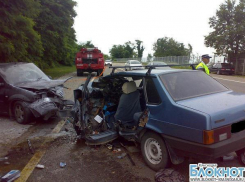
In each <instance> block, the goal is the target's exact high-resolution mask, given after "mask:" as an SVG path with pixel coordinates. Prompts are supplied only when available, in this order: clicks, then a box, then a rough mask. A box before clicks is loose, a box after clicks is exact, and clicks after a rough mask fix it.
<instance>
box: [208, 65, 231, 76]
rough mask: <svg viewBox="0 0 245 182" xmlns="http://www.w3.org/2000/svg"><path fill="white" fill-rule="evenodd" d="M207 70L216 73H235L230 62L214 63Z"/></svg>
mask: <svg viewBox="0 0 245 182" xmlns="http://www.w3.org/2000/svg"><path fill="white" fill-rule="evenodd" d="M209 70H210V72H213V73H217V74H218V75H222V74H228V75H233V74H234V73H235V69H234V67H233V66H232V65H231V64H230V63H215V64H214V65H213V66H212V67H210V68H209Z"/></svg>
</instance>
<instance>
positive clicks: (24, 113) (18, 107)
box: [0, 63, 72, 124]
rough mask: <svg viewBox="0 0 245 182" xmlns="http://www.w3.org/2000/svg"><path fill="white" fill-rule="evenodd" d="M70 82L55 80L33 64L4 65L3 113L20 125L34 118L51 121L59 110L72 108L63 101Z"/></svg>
mask: <svg viewBox="0 0 245 182" xmlns="http://www.w3.org/2000/svg"><path fill="white" fill-rule="evenodd" d="M66 81H67V79H66V80H51V79H50V78H49V77H48V76H47V75H45V74H44V73H43V72H42V71H41V70H40V69H39V68H38V67H36V66H35V65H34V64H33V63H1V64H0V83H1V84H0V85H1V89H0V112H1V113H8V114H9V115H10V116H13V117H15V119H16V121H17V122H19V123H22V124H24V123H27V122H30V121H31V119H32V118H33V116H34V117H36V118H43V119H45V120H47V119H49V118H50V117H51V116H55V115H56V113H57V111H58V110H60V109H64V107H65V106H66V105H67V106H68V105H72V102H71V101H66V100H64V99H63V84H64V83H65V82H66Z"/></svg>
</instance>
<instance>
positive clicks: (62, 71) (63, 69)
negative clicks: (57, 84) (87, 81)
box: [43, 65, 76, 79]
mask: <svg viewBox="0 0 245 182" xmlns="http://www.w3.org/2000/svg"><path fill="white" fill-rule="evenodd" d="M75 71H76V66H75V65H72V66H57V67H55V68H49V69H43V72H44V73H45V74H46V75H48V76H51V77H52V79H55V78H59V77H61V76H63V75H66V74H68V73H72V72H75Z"/></svg>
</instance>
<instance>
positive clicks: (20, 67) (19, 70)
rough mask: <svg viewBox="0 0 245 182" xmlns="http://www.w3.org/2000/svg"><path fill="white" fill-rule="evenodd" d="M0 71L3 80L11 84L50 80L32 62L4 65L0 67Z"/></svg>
mask: <svg viewBox="0 0 245 182" xmlns="http://www.w3.org/2000/svg"><path fill="white" fill-rule="evenodd" d="M0 73H1V74H2V75H3V77H4V78H5V80H6V81H7V82H8V83H9V84H12V85H15V84H17V83H23V82H30V81H39V80H46V81H49V80H50V79H49V78H48V76H47V75H45V74H44V73H43V72H42V71H41V70H40V69H39V68H38V67H37V66H36V65H34V64H33V63H27V64H25V63H24V64H13V65H9V66H4V67H1V68H0Z"/></svg>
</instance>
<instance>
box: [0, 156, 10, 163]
mask: <svg viewBox="0 0 245 182" xmlns="http://www.w3.org/2000/svg"><path fill="white" fill-rule="evenodd" d="M8 159H9V158H8V157H2V158H0V162H3V161H6V160H8Z"/></svg>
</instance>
